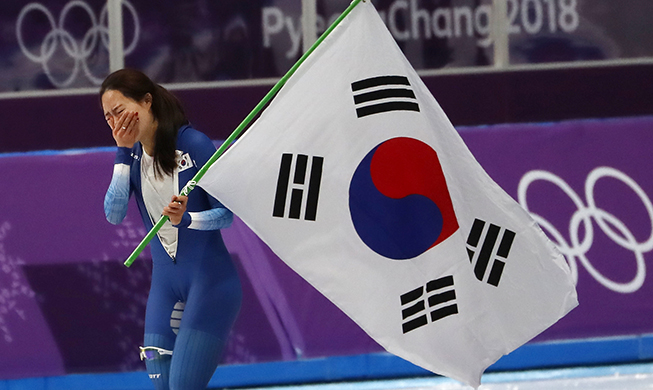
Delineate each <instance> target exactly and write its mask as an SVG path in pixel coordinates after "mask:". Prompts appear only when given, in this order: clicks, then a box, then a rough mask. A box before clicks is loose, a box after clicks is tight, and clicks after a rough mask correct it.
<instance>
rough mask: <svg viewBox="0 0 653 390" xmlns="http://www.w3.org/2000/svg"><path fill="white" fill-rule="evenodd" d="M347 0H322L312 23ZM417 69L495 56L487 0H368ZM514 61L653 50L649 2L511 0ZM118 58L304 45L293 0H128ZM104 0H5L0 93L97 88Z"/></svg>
mask: <svg viewBox="0 0 653 390" xmlns="http://www.w3.org/2000/svg"><path fill="white" fill-rule="evenodd" d="M348 4H349V1H348V0H328V1H327V0H318V1H317V10H318V15H317V21H316V23H317V26H316V27H317V30H318V33H321V32H323V31H324V30H325V29H326V27H328V26H329V25H330V23H331V22H332V21H333V20H334V19H335V18H336V17H337V16H338V15H339V14H340V13H341V12H342V11H343V10H344V9H345V8H346V7H347V5H348ZM374 4H375V6H376V7H377V9H378V10H379V13H380V15H381V17H382V18H383V20H384V22H385V23H386V25H387V26H388V29H389V30H390V32H391V33H392V35H393V37H394V39H395V40H396V41H397V43H398V44H399V45H400V47H401V49H402V50H403V52H404V54H405V55H406V57H407V58H408V59H409V61H410V62H411V64H412V65H413V67H415V68H416V69H418V70H419V69H438V68H442V67H470V66H485V65H491V64H492V63H493V39H492V35H491V25H490V21H491V19H492V12H493V8H492V0H435V1H432V0H429V1H427V0H375V1H374ZM507 6H508V14H507V23H508V25H507V26H506V29H507V32H508V34H509V42H510V62H511V63H512V64H524V63H526V64H529V63H542V62H560V61H579V60H586V61H591V60H605V59H619V58H621V59H626V58H639V57H648V56H653V43H651V42H653V39H652V38H653V31H651V29H649V28H648V26H650V25H653V23H652V22H653V20H652V19H653V17H652V16H651V15H653V5H652V4H651V2H649V1H647V0H624V1H621V2H614V1H610V0H591V1H590V0H524V1H522V0H507ZM123 19H124V22H123V28H124V44H125V64H126V65H127V66H131V67H136V68H139V69H142V70H144V71H145V72H146V73H147V74H149V75H150V76H152V77H153V78H154V79H155V80H156V81H158V82H159V83H183V82H198V81H215V80H239V79H251V78H268V77H280V76H282V75H283V74H285V72H286V71H287V70H288V69H289V68H290V67H291V66H292V65H293V64H294V62H295V61H296V60H297V59H298V58H299V57H300V56H301V54H302V52H301V50H302V26H301V1H300V0H225V1H209V0H192V1H183V2H179V1H174V0H142V1H141V0H139V1H130V0H123ZM107 26H108V14H107V9H106V1H103V0H81V1H79V0H75V1H73V0H42V1H40V2H30V1H26V0H21V1H11V2H3V4H0V28H2V31H3V32H4V33H3V34H2V35H1V36H0V53H2V60H1V61H0V92H10V91H25V90H44V89H61V88H78V87H94V86H97V85H99V84H100V82H101V81H102V80H103V78H104V77H105V76H106V74H107V73H108V64H109V59H108V40H109V38H108V36H109V34H108V27H107Z"/></svg>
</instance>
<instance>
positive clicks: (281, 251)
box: [198, 2, 578, 387]
mask: <svg viewBox="0 0 653 390" xmlns="http://www.w3.org/2000/svg"><path fill="white" fill-rule="evenodd" d="M472 109H473V107H470V110H472ZM198 185H200V186H201V187H203V188H204V189H205V190H206V191H208V192H209V193H210V194H212V195H213V196H215V197H216V198H218V199H219V200H220V201H222V202H223V203H224V204H225V205H226V206H227V207H228V208H229V209H231V210H232V211H233V212H234V213H236V215H238V216H239V217H240V218H241V219H242V220H243V221H244V222H245V223H246V224H247V225H248V226H249V227H250V228H251V229H252V230H253V231H254V232H255V233H256V234H258V235H259V236H260V237H261V239H262V240H263V241H265V242H266V243H267V244H268V245H269V246H270V248H271V249H272V250H273V251H274V252H275V253H276V254H277V255H278V256H279V257H280V258H281V259H282V260H283V261H284V262H286V263H287V264H288V265H289V266H290V267H291V268H292V269H294V270H295V271H296V272H297V273H299V274H300V275H301V276H302V277H303V278H305V279H306V280H307V281H308V282H309V283H311V284H312V285H313V286H314V287H315V288H317V289H318V290H319V291H320V292H321V293H322V294H324V295H325V296H326V297H327V298H329V299H330V300H331V301H332V302H333V303H335V304H336V305H337V306H338V307H339V308H340V309H341V310H343V311H344V312H345V313H346V314H347V315H348V316H350V317H351V318H352V319H353V320H354V321H355V322H356V323H357V324H358V325H359V326H361V327H362V328H363V329H364V330H365V331H366V332H367V333H368V334H369V335H370V336H371V337H372V338H374V339H375V340H376V341H377V342H378V343H379V344H381V345H382V346H383V347H384V348H385V349H387V350H388V351H389V352H391V353H393V354H395V355H398V356H400V357H402V358H404V359H406V360H408V361H410V362H413V363H414V364H416V365H419V366H421V367H423V368H426V369H428V370H431V371H433V372H435V373H438V374H441V375H445V376H448V377H451V378H454V379H457V380H460V381H462V382H465V383H467V384H469V385H471V386H474V387H478V386H479V384H480V379H481V375H482V373H483V371H484V370H485V369H486V368H487V367H488V366H490V365H491V364H492V363H494V362H495V361H496V360H498V359H499V358H500V357H501V356H502V355H504V354H507V353H509V352H511V351H512V350H514V349H515V348H517V347H519V346H520V345H522V344H524V343H525V342H527V341H528V340H530V339H531V338H533V337H534V336H536V335H537V334H538V333H540V332H542V331H543V330H545V329H546V328H548V327H549V326H550V325H552V324H553V323H555V322H556V321H557V320H558V319H560V318H561V317H563V316H564V315H565V314H566V313H568V312H569V311H570V310H571V309H573V308H574V307H575V306H576V305H577V304H578V302H577V296H576V290H575V288H574V284H573V281H572V278H571V276H570V272H569V269H568V267H567V264H566V262H565V260H564V258H563V257H562V255H561V254H560V253H559V252H558V251H557V250H556V248H555V246H554V245H553V244H552V243H551V242H550V241H549V240H548V239H547V238H546V236H545V235H544V233H543V232H542V231H541V230H540V228H539V227H538V226H537V225H536V223H535V222H534V221H533V220H532V219H531V218H530V216H529V215H528V214H527V213H526V212H525V211H524V210H523V209H522V208H521V207H520V206H519V205H518V204H517V203H516V202H515V201H514V200H513V199H512V198H510V197H509V196H508V195H507V194H506V193H505V192H504V191H503V190H502V189H501V188H500V187H499V186H498V185H497V184H496V183H494V182H493V181H492V180H491V179H490V178H489V176H488V175H487V174H486V173H485V171H484V170H483V169H482V168H481V166H480V165H479V164H478V162H477V161H476V160H475V159H474V157H473V156H472V154H471V153H470V152H469V150H468V149H467V147H466V146H465V144H464V143H463V141H462V140H461V138H460V136H459V135H458V133H457V132H456V130H455V129H454V128H453V126H452V125H451V123H450V122H449V120H448V119H447V117H446V115H445V114H444V112H443V111H442V109H441V108H440V107H439V105H438V103H437V102H436V101H435V99H434V98H433V96H432V95H431V94H430V92H429V91H428V89H427V88H426V86H425V85H424V84H423V83H422V81H421V80H420V78H419V76H418V75H417V74H416V72H415V70H414V69H413V68H412V67H411V65H410V64H409V62H408V61H407V60H406V58H405V57H404V55H403V53H402V52H401V50H400V49H399V47H398V46H397V44H396V43H395V41H394V39H393V38H392V36H391V35H390V33H389V31H388V30H387V28H386V27H385V25H384V23H383V21H382V20H381V18H380V17H379V15H378V13H377V11H376V10H375V9H374V7H373V5H372V4H371V3H370V2H366V3H360V4H359V5H358V6H356V7H355V8H354V9H353V11H352V12H351V14H349V15H348V16H347V17H346V18H345V19H344V20H343V22H342V23H341V24H340V25H338V27H337V28H336V29H335V30H334V31H333V32H332V33H331V35H329V36H328V37H327V39H326V40H325V41H324V42H323V43H322V44H321V45H320V46H318V48H317V49H316V50H315V52H314V53H313V54H311V56H309V57H308V59H307V60H306V61H305V62H304V63H303V64H302V65H301V66H300V67H299V69H298V70H297V72H296V73H295V74H294V75H293V76H292V77H291V78H290V79H289V80H288V82H287V83H286V85H285V86H284V87H283V88H282V89H281V91H280V92H279V94H278V95H277V97H276V98H275V99H274V100H273V101H272V102H271V103H270V105H269V107H268V108H267V109H266V110H265V111H264V112H263V113H262V115H261V117H260V118H259V119H258V120H257V121H256V122H255V123H254V124H253V125H252V126H251V128H250V129H249V130H247V132H246V133H245V134H244V135H243V136H242V137H241V138H240V139H239V140H238V141H237V142H236V144H234V145H233V146H232V147H231V149H229V150H228V151H227V152H226V153H225V154H224V155H223V156H222V157H221V158H220V159H218V160H217V162H215V163H214V164H213V166H212V167H211V168H210V169H209V171H208V172H207V173H206V175H205V176H204V177H203V178H202V179H201V180H200V182H199V183H198Z"/></svg>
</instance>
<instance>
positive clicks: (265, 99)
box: [125, 0, 366, 267]
mask: <svg viewBox="0 0 653 390" xmlns="http://www.w3.org/2000/svg"><path fill="white" fill-rule="evenodd" d="M361 1H366V0H353V1H352V2H351V4H349V7H347V9H346V10H345V11H344V12H343V13H342V14H341V15H340V16H339V17H338V19H336V20H335V21H334V22H333V23H332V24H331V26H329V28H328V29H327V30H326V31H325V32H324V33H323V34H322V35H321V36H320V37H319V38H318V39H317V40H316V41H315V43H314V44H313V45H312V46H311V47H310V49H308V50H307V51H306V53H304V55H302V56H301V58H300V59H299V60H297V62H296V63H295V64H294V65H293V66H292V67H291V68H290V70H289V71H288V72H286V74H285V75H284V76H283V77H282V78H281V79H279V81H278V82H277V83H276V84H275V85H274V87H272V89H271V90H270V91H269V92H268V93H267V94H266V95H265V96H264V97H263V99H262V100H261V101H260V102H259V103H258V104H257V105H256V107H254V109H253V110H252V111H251V112H250V113H249V115H247V116H246V117H245V119H243V121H242V122H240V124H239V125H238V127H236V129H235V130H234V131H233V133H231V135H230V136H229V137H227V139H226V140H225V141H224V142H223V143H222V145H220V147H219V148H218V150H216V151H215V153H213V156H211V158H210V159H209V160H208V161H207V162H206V164H204V166H203V167H202V168H200V170H199V171H197V173H196V174H195V176H194V177H193V178H192V179H191V180H190V181H189V182H188V183H187V184H186V185H185V186H184V188H183V189H182V190H181V192H180V195H183V196H188V194H189V193H190V192H191V191H192V190H193V189H194V188H195V186H196V185H197V182H198V181H200V179H201V178H202V177H204V174H206V172H207V171H208V170H209V168H210V167H211V165H213V163H214V162H215V161H216V160H217V159H218V158H220V156H222V154H223V153H224V152H225V150H227V148H228V147H229V146H230V145H231V144H232V143H233V142H234V140H235V139H236V138H238V136H239V135H240V133H242V132H243V130H244V129H245V128H246V127H247V125H249V123H250V122H251V121H252V120H253V119H254V118H255V117H256V116H257V115H258V114H259V113H260V112H261V110H263V107H265V106H266V105H267V104H268V103H269V102H270V100H272V98H273V97H274V95H276V94H277V92H279V90H280V89H281V87H283V86H284V85H285V84H286V82H287V81H288V79H289V78H290V77H291V76H292V75H293V74H294V73H295V71H297V68H299V66H300V65H301V64H302V63H303V62H304V61H305V60H306V58H308V56H309V55H311V53H313V52H314V51H315V49H316V48H317V47H318V46H319V45H320V44H321V43H322V42H323V41H324V40H325V39H326V37H328V36H329V34H331V32H332V31H333V30H334V29H335V28H336V27H337V26H338V25H339V24H340V22H342V20H343V19H344V18H345V17H347V15H349V13H350V12H351V11H352V10H353V9H354V7H356V6H357V5H358V3H360V2H361ZM166 221H168V216H167V215H164V216H161V218H160V219H159V221H158V222H157V223H156V224H155V225H154V226H153V227H152V229H150V231H149V232H148V233H147V235H146V236H145V237H144V238H143V240H142V241H141V243H140V244H138V246H137V247H136V249H134V251H133V252H132V254H131V255H129V257H128V258H127V260H126V261H125V266H127V267H129V266H131V265H132V263H133V262H134V260H136V258H137V257H138V255H140V254H141V252H142V251H143V249H145V247H146V246H147V244H149V243H150V241H151V240H152V238H154V236H155V235H156V234H157V233H158V232H159V230H160V229H161V227H162V226H163V224H164V223H166Z"/></svg>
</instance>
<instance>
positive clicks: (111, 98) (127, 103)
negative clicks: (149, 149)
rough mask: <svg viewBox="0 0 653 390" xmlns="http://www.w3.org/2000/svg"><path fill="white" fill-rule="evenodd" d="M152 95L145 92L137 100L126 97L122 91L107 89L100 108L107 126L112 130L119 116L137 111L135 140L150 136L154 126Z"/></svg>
mask: <svg viewBox="0 0 653 390" xmlns="http://www.w3.org/2000/svg"><path fill="white" fill-rule="evenodd" d="M151 106H152V96H151V95H150V94H147V95H146V96H145V98H143V100H142V101H140V102H137V101H136V100H134V99H131V98H128V97H127V96H125V95H123V94H122V92H120V91H116V90H107V91H106V92H104V94H103V95H102V110H103V111H104V118H105V119H106V121H107V123H108V124H109V127H111V129H112V130H113V129H114V127H115V126H116V122H118V121H119V119H120V118H121V116H126V115H128V114H130V113H137V114H138V116H137V118H138V123H137V124H136V125H137V132H138V134H137V139H136V140H137V141H140V140H142V139H143V137H146V136H149V137H151V136H152V134H151V133H152V132H153V130H154V129H155V128H156V127H155V126H154V118H153V116H152V111H151V110H150V108H151Z"/></svg>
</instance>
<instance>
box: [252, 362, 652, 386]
mask: <svg viewBox="0 0 653 390" xmlns="http://www.w3.org/2000/svg"><path fill="white" fill-rule="evenodd" d="M481 383H482V384H481V386H480V387H479V390H559V389H577V390H643V389H653V363H648V364H632V365H618V366H604V367H581V368H562V369H555V370H537V371H523V372H509V373H489V374H485V375H484V376H483V379H482V381H481ZM259 389H261V390H262V389H265V390H471V389H472V387H469V386H465V385H463V384H461V383H460V382H457V381H454V380H451V379H448V378H442V377H434V378H414V379H396V380H384V381H366V382H348V383H330V384H315V385H298V386H279V387H266V388H259Z"/></svg>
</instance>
